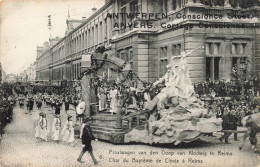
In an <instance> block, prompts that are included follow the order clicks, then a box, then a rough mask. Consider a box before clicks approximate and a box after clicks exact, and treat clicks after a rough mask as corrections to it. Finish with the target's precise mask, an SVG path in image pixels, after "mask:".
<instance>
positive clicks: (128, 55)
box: [116, 48, 134, 67]
mask: <svg viewBox="0 0 260 167" xmlns="http://www.w3.org/2000/svg"><path fill="white" fill-rule="evenodd" d="M116 57H118V58H120V59H122V60H124V61H126V62H127V63H130V65H131V67H133V58H134V53H133V49H132V48H126V49H124V50H120V51H118V52H117V55H116Z"/></svg>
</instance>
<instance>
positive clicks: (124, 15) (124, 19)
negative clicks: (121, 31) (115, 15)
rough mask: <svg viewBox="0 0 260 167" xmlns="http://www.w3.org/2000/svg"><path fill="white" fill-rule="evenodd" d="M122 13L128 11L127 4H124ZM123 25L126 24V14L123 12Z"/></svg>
mask: <svg viewBox="0 0 260 167" xmlns="http://www.w3.org/2000/svg"><path fill="white" fill-rule="evenodd" d="M121 13H126V6H123V7H122V8H121ZM121 16H122V22H121V23H122V25H126V14H122V15H121Z"/></svg>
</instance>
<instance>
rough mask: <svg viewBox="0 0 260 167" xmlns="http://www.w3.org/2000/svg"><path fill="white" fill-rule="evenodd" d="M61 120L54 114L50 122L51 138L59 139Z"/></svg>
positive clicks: (57, 140)
mask: <svg viewBox="0 0 260 167" xmlns="http://www.w3.org/2000/svg"><path fill="white" fill-rule="evenodd" d="M60 129H61V120H60V116H59V115H55V118H54V120H53V123H52V133H53V134H52V140H54V141H56V142H57V143H58V142H59V139H60Z"/></svg>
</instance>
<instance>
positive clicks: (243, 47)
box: [206, 42, 248, 55]
mask: <svg viewBox="0 0 260 167" xmlns="http://www.w3.org/2000/svg"><path fill="white" fill-rule="evenodd" d="M247 50H248V47H247V43H232V49H231V53H232V54H233V55H239V54H240V55H245V54H247V53H248V51H247ZM206 54H207V55H210V54H211V55H212V54H215V55H218V54H222V51H221V43H220V42H214V43H206Z"/></svg>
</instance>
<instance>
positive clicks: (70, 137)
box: [61, 115, 75, 146]
mask: <svg viewBox="0 0 260 167" xmlns="http://www.w3.org/2000/svg"><path fill="white" fill-rule="evenodd" d="M71 118H72V116H71V115H69V116H68V117H67V121H66V124H65V125H64V127H63V129H62V133H61V134H62V135H63V141H64V142H66V143H70V144H71V146H74V144H73V142H74V140H75V139H74V124H73V122H72V119H71Z"/></svg>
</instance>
